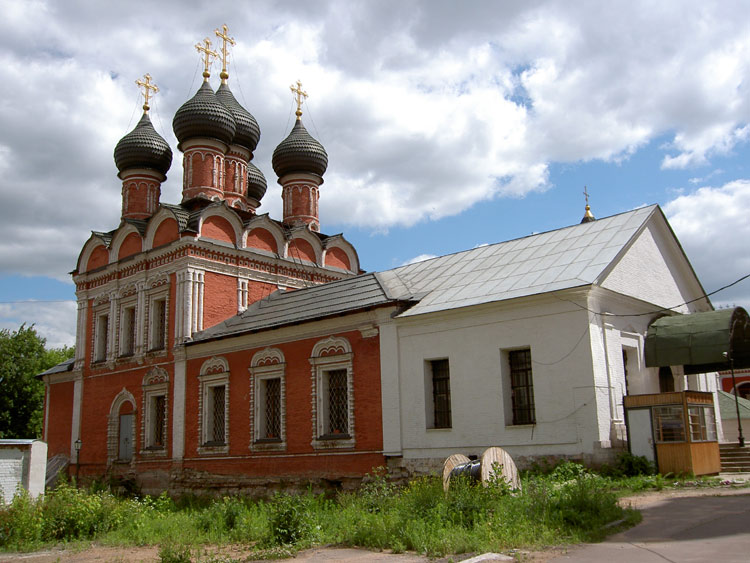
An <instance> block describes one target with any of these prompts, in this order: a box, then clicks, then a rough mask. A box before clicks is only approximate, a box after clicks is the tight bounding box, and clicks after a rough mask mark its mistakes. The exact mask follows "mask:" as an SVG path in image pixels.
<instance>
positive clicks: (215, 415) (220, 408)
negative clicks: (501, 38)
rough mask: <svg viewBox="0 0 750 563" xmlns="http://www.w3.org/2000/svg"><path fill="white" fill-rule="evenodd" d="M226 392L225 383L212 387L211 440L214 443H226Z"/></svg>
mask: <svg viewBox="0 0 750 563" xmlns="http://www.w3.org/2000/svg"><path fill="white" fill-rule="evenodd" d="M225 393H226V387H225V386H224V385H217V386H216V387H211V395H212V397H211V398H212V401H211V407H212V409H211V410H212V413H211V415H212V420H211V422H212V424H211V434H210V436H209V442H210V443H212V444H223V443H224V426H225V422H226V421H225V413H224V396H225Z"/></svg>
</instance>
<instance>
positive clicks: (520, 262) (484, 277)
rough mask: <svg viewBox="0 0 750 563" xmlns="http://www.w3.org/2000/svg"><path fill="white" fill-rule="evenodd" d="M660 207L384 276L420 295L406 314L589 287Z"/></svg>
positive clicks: (396, 291) (398, 291) (398, 292)
mask: <svg viewBox="0 0 750 563" xmlns="http://www.w3.org/2000/svg"><path fill="white" fill-rule="evenodd" d="M656 209H657V206H656V205H651V206H648V207H643V208H640V209H636V210H634V211H628V212H626V213H620V214H619V215H613V216H611V217H605V218H603V219H597V220H596V221H591V222H589V223H582V224H579V225H573V226H571V227H566V228H563V229H557V230H555V231H548V232H545V233H539V234H535V235H530V236H527V237H524V238H520V239H515V240H510V241H507V242H501V243H498V244H491V245H487V246H481V247H478V248H474V249H472V250H467V251H464V252H459V253H457V254H449V255H447V256H440V257H438V258H433V259H431V260H425V261H423V262H417V263H414V264H409V265H407V266H401V267H400V268H395V269H393V270H389V271H388V272H383V278H384V279H385V280H386V283H387V284H388V286H389V289H390V290H391V292H392V293H393V295H394V296H396V297H401V296H404V295H411V296H412V297H421V299H420V300H419V303H417V304H416V305H415V306H414V307H411V308H410V309H408V310H407V311H405V312H403V313H401V315H400V316H402V317H406V316H413V315H420V314H423V313H430V312H434V311H442V310H446V309H455V308H458V307H468V306H470V305H478V304H481V303H490V302H493V301H502V300H505V299H513V298H516V297H525V296H529V295H537V294H540V293H547V292H550V291H557V290H561V289H570V288H573V287H578V286H583V285H590V284H592V283H594V282H595V281H597V279H598V278H599V277H600V276H601V274H602V273H603V272H604V270H605V269H606V268H607V267H608V266H609V265H610V264H611V263H612V261H613V260H614V259H615V257H617V256H618V254H620V252H622V251H623V250H624V248H625V247H626V246H627V245H628V243H629V241H630V240H631V239H632V238H633V236H634V235H635V234H636V233H637V232H638V231H639V230H640V229H641V228H642V226H643V225H644V223H645V222H646V221H647V220H648V218H649V217H651V215H652V214H653V213H654V212H655V210H656Z"/></svg>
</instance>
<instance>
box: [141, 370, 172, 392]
mask: <svg viewBox="0 0 750 563" xmlns="http://www.w3.org/2000/svg"><path fill="white" fill-rule="evenodd" d="M161 383H169V374H168V373H167V370H165V369H164V368H161V367H158V366H157V367H153V368H151V369H150V370H148V371H147V372H146V375H144V376H143V383H142V385H143V386H144V387H145V386H147V385H158V384H161Z"/></svg>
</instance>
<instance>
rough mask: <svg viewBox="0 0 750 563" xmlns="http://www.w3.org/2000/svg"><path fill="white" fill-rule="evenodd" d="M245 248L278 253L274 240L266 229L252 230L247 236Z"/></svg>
mask: <svg viewBox="0 0 750 563" xmlns="http://www.w3.org/2000/svg"><path fill="white" fill-rule="evenodd" d="M246 246H247V247H249V248H258V249H260V250H268V251H270V252H275V253H278V252H279V249H278V247H277V246H276V239H275V238H273V235H272V234H271V233H269V232H268V231H267V230H266V229H253V230H252V231H250V232H249V233H248V235H247V244H246Z"/></svg>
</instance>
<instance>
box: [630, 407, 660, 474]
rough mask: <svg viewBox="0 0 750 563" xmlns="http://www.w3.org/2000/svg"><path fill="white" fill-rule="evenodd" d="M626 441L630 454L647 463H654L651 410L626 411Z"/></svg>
mask: <svg viewBox="0 0 750 563" xmlns="http://www.w3.org/2000/svg"><path fill="white" fill-rule="evenodd" d="M627 413H628V439H629V441H630V453H631V454H633V455H642V456H643V457H645V458H646V459H648V460H649V461H654V462H655V461H656V451H655V449H654V431H653V428H652V422H651V409H628V410H627Z"/></svg>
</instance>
